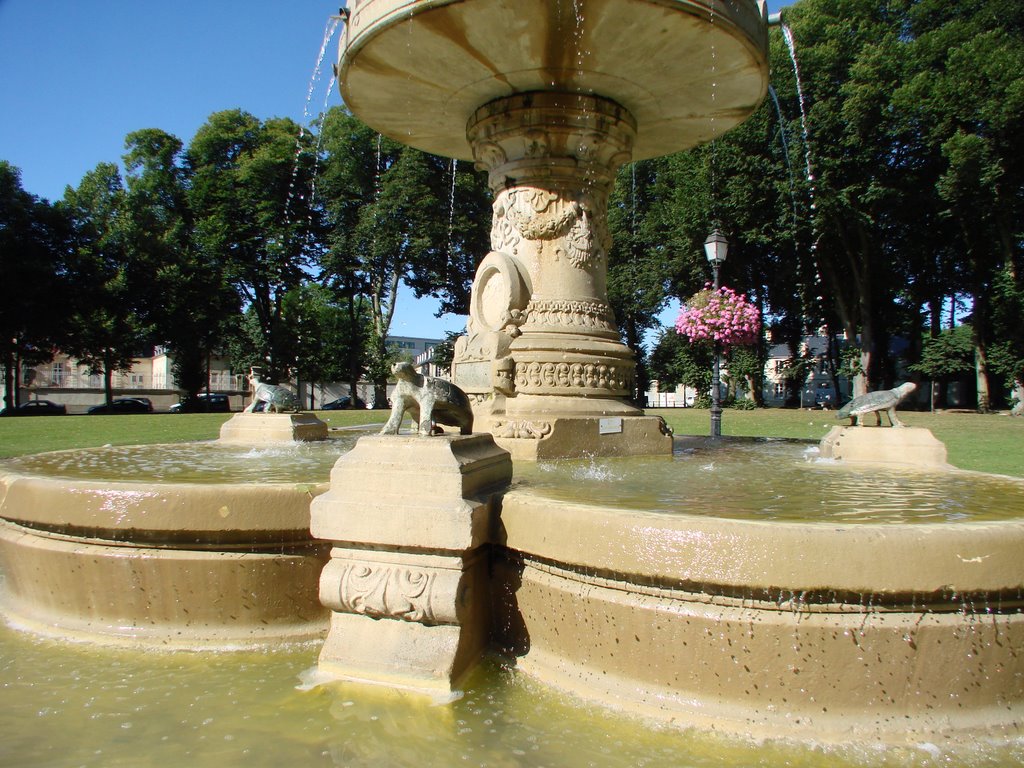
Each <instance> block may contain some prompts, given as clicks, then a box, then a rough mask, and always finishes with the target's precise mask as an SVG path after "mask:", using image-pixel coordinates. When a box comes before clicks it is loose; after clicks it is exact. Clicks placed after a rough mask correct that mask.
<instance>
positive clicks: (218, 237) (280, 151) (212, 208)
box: [186, 110, 324, 381]
mask: <svg viewBox="0 0 1024 768" xmlns="http://www.w3.org/2000/svg"><path fill="white" fill-rule="evenodd" d="M313 150H314V146H313V137H312V136H311V135H310V134H309V133H307V132H305V131H300V129H299V126H298V125H297V124H296V123H294V122H293V121H291V120H287V119H283V118H274V119H270V120H267V121H266V122H261V121H260V120H258V119H257V118H256V117H254V116H252V115H250V114H248V113H247V112H243V111H241V110H229V111H224V112H216V113H214V114H213V115H211V116H210V118H209V119H208V120H207V122H206V123H205V124H204V125H203V126H201V127H200V128H199V130H198V131H197V132H196V135H195V136H194V137H193V139H192V142H191V143H190V144H189V147H188V150H187V152H186V168H187V170H188V171H189V173H190V175H191V186H190V188H189V194H188V199H189V204H190V206H191V209H192V210H193V211H195V212H196V214H195V228H196V242H197V244H198V247H199V253H200V257H201V259H202V260H205V261H207V262H209V263H212V264H215V265H217V268H218V269H219V270H222V272H223V275H224V277H225V279H226V280H227V282H228V283H229V284H230V285H231V286H232V287H233V288H234V290H235V291H236V292H237V294H238V296H239V299H240V300H241V301H242V302H243V304H244V305H245V306H246V307H249V308H251V310H252V313H253V317H254V318H255V319H256V321H257V322H258V327H259V333H260V334H261V336H262V337H263V343H262V345H261V346H262V348H263V350H264V351H265V354H266V355H267V357H266V359H265V360H263V361H262V363H261V365H262V366H263V368H264V374H265V375H266V377H267V379H268V380H270V381H276V380H279V379H280V378H282V377H284V376H286V375H287V374H288V373H289V370H288V368H289V362H288V360H287V352H286V351H285V350H286V348H287V345H288V337H289V334H290V330H289V329H288V328H287V327H286V325H285V324H284V323H283V321H282V305H281V300H282V298H283V296H284V295H285V293H287V292H288V290H290V289H292V288H295V287H297V286H298V285H300V284H301V283H302V281H303V280H304V278H305V277H306V276H307V275H308V274H310V273H312V272H315V271H316V270H317V268H318V266H319V256H320V253H321V251H322V246H323V236H324V233H323V230H322V215H321V211H320V210H319V209H318V208H317V207H316V206H315V205H314V203H313V199H312V198H313V196H312V194H311V192H312V188H313V173H314V169H315V166H316V158H315V153H314V151H313Z"/></svg>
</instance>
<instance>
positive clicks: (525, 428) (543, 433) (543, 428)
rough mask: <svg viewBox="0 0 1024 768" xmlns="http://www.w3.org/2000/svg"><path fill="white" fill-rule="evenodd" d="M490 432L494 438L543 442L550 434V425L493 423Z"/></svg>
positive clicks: (538, 422)
mask: <svg viewBox="0 0 1024 768" xmlns="http://www.w3.org/2000/svg"><path fill="white" fill-rule="evenodd" d="M492 432H493V434H494V436H495V437H506V438H517V439H521V440H543V439H544V438H545V437H547V436H548V435H550V434H551V424H550V423H549V422H546V421H495V422H494V426H493V428H492Z"/></svg>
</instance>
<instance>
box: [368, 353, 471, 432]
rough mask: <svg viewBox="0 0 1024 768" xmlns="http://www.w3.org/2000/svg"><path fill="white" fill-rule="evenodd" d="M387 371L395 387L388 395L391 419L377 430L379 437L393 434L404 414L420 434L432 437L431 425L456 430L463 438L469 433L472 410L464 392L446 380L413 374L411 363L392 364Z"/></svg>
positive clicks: (414, 372) (414, 370) (432, 429)
mask: <svg viewBox="0 0 1024 768" xmlns="http://www.w3.org/2000/svg"><path fill="white" fill-rule="evenodd" d="M391 372H392V373H393V374H394V375H395V378H396V379H398V386H396V387H395V391H394V393H393V394H392V395H391V402H392V404H393V405H392V406H391V418H389V419H388V421H387V424H385V425H384V428H383V429H382V430H381V431H380V433H381V434H382V435H397V434H398V428H399V427H400V426H401V425H402V419H404V418H405V414H406V413H407V412H408V413H409V415H410V416H412V419H413V421H414V422H416V430H417V431H418V432H419V433H420V434H421V435H431V434H434V424H435V423H437V424H447V425H449V426H452V427H458V428H459V431H460V432H461V433H462V434H463V435H469V434H472V432H473V410H472V409H471V408H470V404H469V397H468V396H467V395H466V393H465V392H463V391H462V390H461V389H459V388H458V387H457V386H455V385H454V384H452V383H451V382H450V381H445V380H444V379H437V378H434V377H433V376H424V375H423V374H420V373H416V369H415V368H413V367H412V364H411V363H406V362H402V363H395V364H394V366H393V367H392V368H391Z"/></svg>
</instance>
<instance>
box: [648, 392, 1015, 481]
mask: <svg viewBox="0 0 1024 768" xmlns="http://www.w3.org/2000/svg"><path fill="white" fill-rule="evenodd" d="M647 413H650V414H656V415H659V416H663V417H664V418H665V421H667V422H668V424H669V426H670V427H672V429H673V431H674V432H675V433H676V434H677V435H704V434H707V433H708V432H709V430H710V427H711V417H710V414H709V412H708V411H707V410H706V409H700V408H663V409H648V411H647ZM882 420H883V423H885V416H883V417H882ZM900 420H901V421H903V423H904V424H906V425H907V426H910V427H924V428H925V429H930V430H931V431H932V434H934V435H935V437H937V438H938V439H939V440H941V441H942V442H944V443H945V444H946V450H947V451H948V460H949V463H950V464H952V465H953V466H954V467H959V468H960V469H970V470H976V471H979V472H993V473H995V474H1000V475H1014V476H1016V477H1024V419H1019V418H1011V417H1010V416H1006V415H1000V414H988V415H982V414H977V413H918V412H917V411H900ZM842 423H845V422H840V421H839V420H838V419H836V418H835V414H834V412H832V411H806V410H789V409H782V408H762V409H760V410H754V411H734V410H732V409H726V410H725V411H724V412H723V413H722V434H723V435H727V436H735V437H787V438H797V439H802V440H820V439H821V438H823V437H824V436H825V435H826V434H827V433H828V431H829V430H830V429H831V428H832V427H834V426H836V425H839V424H842Z"/></svg>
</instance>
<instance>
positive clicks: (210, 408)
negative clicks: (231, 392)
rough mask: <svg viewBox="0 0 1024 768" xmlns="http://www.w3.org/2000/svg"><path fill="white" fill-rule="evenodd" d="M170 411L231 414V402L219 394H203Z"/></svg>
mask: <svg viewBox="0 0 1024 768" xmlns="http://www.w3.org/2000/svg"><path fill="white" fill-rule="evenodd" d="M168 410H169V411H170V412H171V413H230V412H231V400H230V399H229V398H228V396H227V395H224V394H221V393H219V392H210V393H209V394H207V393H206V392H203V393H201V394H199V395H196V397H193V398H185V399H184V400H182V401H181V402H180V403H175V404H174V405H172V406H171V407H170V408H169V409H168Z"/></svg>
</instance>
